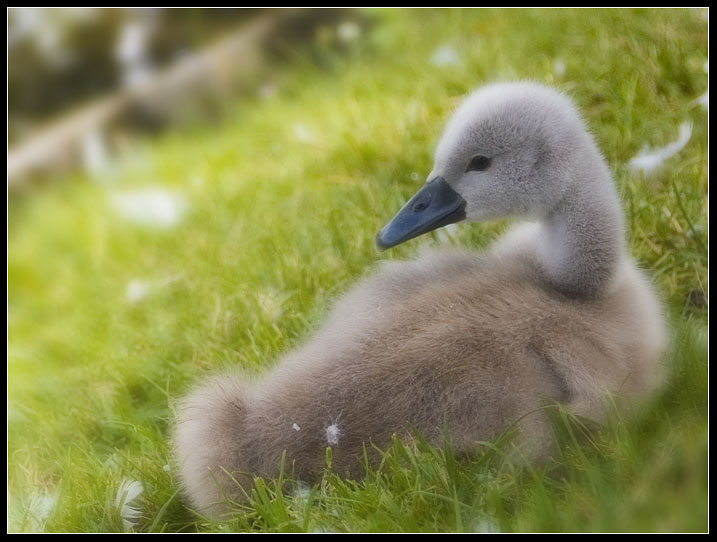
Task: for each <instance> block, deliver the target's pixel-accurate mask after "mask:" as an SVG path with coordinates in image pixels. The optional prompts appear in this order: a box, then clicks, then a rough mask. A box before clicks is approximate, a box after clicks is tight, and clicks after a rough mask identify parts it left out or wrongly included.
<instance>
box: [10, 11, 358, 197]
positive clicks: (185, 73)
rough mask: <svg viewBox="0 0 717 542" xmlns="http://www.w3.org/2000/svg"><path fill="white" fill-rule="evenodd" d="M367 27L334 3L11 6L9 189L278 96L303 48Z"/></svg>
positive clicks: (95, 164) (343, 40)
mask: <svg viewBox="0 0 717 542" xmlns="http://www.w3.org/2000/svg"><path fill="white" fill-rule="evenodd" d="M365 23H366V17H365V16H363V15H362V14H360V13H358V12H352V11H350V10H330V9H324V10H267V9H208V8H205V9H202V8H192V9H163V8H156V9H140V8H137V9H101V8H74V9H50V8H13V9H10V10H9V13H8V65H9V66H10V69H9V70H8V143H9V146H10V151H9V156H8V161H9V163H8V177H9V178H8V181H9V185H10V186H11V187H12V188H14V187H15V186H16V185H18V184H21V183H22V180H23V179H26V178H33V177H35V178H37V177H38V176H42V175H48V174H50V175H55V176H56V175H57V174H58V173H62V172H64V171H65V170H67V169H70V168H73V167H77V166H80V167H83V168H85V169H87V170H90V171H92V170H97V168H99V167H100V166H101V165H102V164H103V163H104V162H105V161H106V160H108V159H109V158H110V156H113V155H114V154H115V153H116V152H117V151H118V150H121V149H122V148H123V147H126V146H127V144H128V139H131V138H132V137H133V136H136V135H137V134H154V133H157V132H159V131H161V130H164V129H166V128H167V127H168V126H172V125H173V126H177V125H178V123H181V122H187V121H188V120H194V121H196V120H199V119H203V120H207V119H211V118H212V117H215V118H216V117H218V116H219V115H221V112H222V108H223V106H225V105H226V103H227V101H229V100H231V98H232V97H235V96H237V95H240V94H242V93H244V94H257V93H258V94H259V95H260V96H263V97H265V98H266V97H269V96H271V95H272V94H273V93H275V92H276V83H275V82H272V74H273V71H274V70H276V69H278V66H280V65H281V64H282V63H285V62H286V61H287V60H289V61H290V60H291V59H292V57H294V55H295V54H296V52H295V51H296V50H295V49H294V48H295V47H301V48H303V49H304V52H303V53H302V54H308V55H309V56H310V55H311V53H310V51H308V48H310V47H311V46H312V45H315V44H316V42H317V41H319V42H321V46H322V47H324V48H332V47H336V48H337V49H340V48H341V47H342V46H346V44H347V43H348V42H350V41H352V40H353V39H354V38H355V37H357V36H358V34H360V32H361V26H360V25H361V24H365ZM337 25H338V27H337Z"/></svg>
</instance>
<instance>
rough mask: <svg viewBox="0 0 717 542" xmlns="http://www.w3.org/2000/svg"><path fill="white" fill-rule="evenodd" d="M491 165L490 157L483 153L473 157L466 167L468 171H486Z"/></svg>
mask: <svg viewBox="0 0 717 542" xmlns="http://www.w3.org/2000/svg"><path fill="white" fill-rule="evenodd" d="M489 167H490V158H488V157H487V156H483V155H482V154H476V155H475V156H474V157H473V158H471V162H470V164H468V167H467V168H466V171H485V170H486V169H488V168H489Z"/></svg>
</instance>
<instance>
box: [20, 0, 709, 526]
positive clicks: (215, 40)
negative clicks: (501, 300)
mask: <svg viewBox="0 0 717 542" xmlns="http://www.w3.org/2000/svg"><path fill="white" fill-rule="evenodd" d="M708 28H709V16H708V11H707V9H669V10H667V9H629V10H628V9H624V10H623V9H606V10H595V9H585V10H572V9H556V10H551V9H511V10H502V9H465V10H458V9H430V10H428V9H410V10H407V9H403V10H402V9H360V10H359V9H285V10H284V9H282V10H269V9H204V8H195V9H86V8H78V9H44V8H40V9H38V8H11V9H9V10H8V414H7V416H8V421H7V424H8V425H7V427H8V530H10V531H62V532H77V531H128V530H134V531H193V530H221V529H224V530H308V531H312V530H314V529H317V530H318V529H323V530H338V531H342V530H343V531H346V530H378V531H387V530H403V531H417V530H439V531H444V532H446V531H455V530H462V529H463V527H466V526H467V527H468V528H471V527H470V526H476V527H475V528H476V529H479V530H480V529H483V530H485V529H489V530H501V531H702V530H705V529H706V525H707V329H708V310H709V308H708V300H709V296H708V250H707V247H708V242H709V235H708V213H707V210H708V171H709V169H708V120H709V60H708ZM517 79H531V80H534V81H538V82H541V83H544V84H547V85H551V86H553V87H556V88H558V89H560V90H561V91H563V92H565V93H567V94H568V95H569V96H570V97H571V99H572V100H573V101H574V102H575V103H576V105H577V107H578V108H579V109H580V111H581V113H582V114H583V116H584V118H585V121H586V123H587V125H588V126H589V128H590V130H591V131H592V133H593V134H594V136H595V138H596V140H597V142H598V145H599V147H600V148H601V150H602V151H603V153H604V155H605V157H606V160H607V162H608V164H609V165H610V168H611V170H612V172H613V174H614V177H615V181H616V184H617V188H618V191H619V194H620V198H621V201H622V202H623V209H624V212H625V216H626V221H627V225H628V236H629V246H630V250H631V253H632V254H633V256H634V257H635V258H636V259H637V261H638V262H639V264H640V266H641V267H642V268H644V269H645V270H646V271H647V273H648V274H649V275H650V277H651V278H652V280H653V282H654V284H655V287H656V289H657V291H658V292H659V295H660V298H661V299H662V300H663V302H664V307H665V311H666V312H667V313H668V315H669V319H670V326H671V330H672V336H673V343H672V349H671V352H670V354H669V356H668V359H667V360H666V363H668V365H669V367H670V377H669V379H668V382H667V383H666V385H665V389H664V390H663V391H662V392H661V393H660V394H658V396H657V397H656V398H655V401H654V403H651V404H650V408H649V409H647V411H646V412H645V413H643V414H641V415H640V416H637V417H636V419H634V420H629V421H623V420H617V423H615V424H613V425H609V426H608V427H607V428H603V429H600V431H599V433H597V434H596V435H593V436H592V437H591V440H590V442H591V443H592V444H593V446H586V447H585V448H583V449H580V450H579V451H575V450H573V451H570V450H568V451H567V452H566V453H565V454H564V455H563V456H562V457H561V458H560V461H559V462H558V464H557V466H556V467H555V468H552V469H550V468H547V469H545V470H540V471H539V472H538V473H537V474H536V473H533V472H532V471H531V473H530V475H528V473H525V475H523V474H520V473H517V474H516V473H515V472H513V471H501V472H497V473H492V472H489V471H488V470H486V469H487V467H486V469H484V470H482V471H481V474H480V480H479V481H478V482H476V483H479V484H480V487H481V488H482V487H488V486H489V487H491V488H493V489H492V490H491V491H490V492H487V493H486V492H484V491H482V490H480V491H476V490H475V488H474V487H473V486H472V485H471V484H472V483H473V482H470V483H468V485H466V486H460V487H457V488H454V489H452V490H451V491H449V492H447V493H445V494H443V493H441V494H439V495H437V496H436V497H435V498H433V497H431V496H430V495H429V493H428V492H425V491H418V492H415V493H407V492H406V491H405V488H401V487H400V486H392V485H391V484H394V482H395V483H400V481H398V482H396V481H394V480H393V479H392V478H390V477H389V478H386V479H385V480H383V482H381V484H388V486H385V485H384V486H381V487H379V486H370V485H369V487H362V486H361V485H359V484H356V485H355V486H352V489H351V490H350V492H349V493H343V492H342V491H344V490H340V491H339V490H337V491H338V493H336V494H332V493H331V491H333V490H332V489H331V487H333V486H331V485H330V484H329V485H328V486H324V485H322V486H321V489H320V493H321V494H320V495H318V494H317V495H318V496H316V495H315V497H316V498H317V499H324V498H325V500H321V501H320V502H319V504H318V505H316V506H313V505H312V506H307V505H306V502H307V501H302V502H303V503H304V504H302V502H299V500H298V499H297V500H296V501H293V500H290V499H289V500H284V501H283V502H284V505H286V506H287V507H289V510H288V511H283V510H279V509H278V508H276V507H273V508H272V510H274V511H276V510H279V512H281V513H278V514H277V515H276V516H272V515H271V514H270V513H268V512H267V513H263V512H262V509H260V508H258V507H257V508H256V510H255V511H254V512H247V514H246V515H239V516H238V517H237V518H235V519H234V520H233V523H229V524H227V525H214V524H210V523H208V522H206V521H204V520H202V519H201V518H198V517H197V516H196V515H195V514H193V513H192V512H190V511H189V510H188V509H187V507H186V503H185V502H184V501H183V499H182V495H181V492H180V491H179V489H178V484H177V479H176V476H175V472H174V467H173V464H174V463H173V459H172V457H171V454H170V450H169V447H168V444H167V441H168V438H169V434H170V432H171V427H172V420H173V418H174V416H173V409H174V406H175V404H176V401H177V399H178V398H179V397H181V396H182V395H183V394H185V393H186V391H187V390H188V389H189V388H190V387H191V386H193V385H194V383H196V382H197V381H198V380H200V379H202V378H203V377H205V375H206V374H207V373H210V372H212V371H215V370H222V369H232V370H239V371H241V372H243V373H253V374H260V373H261V372H262V371H265V370H266V369H267V367H270V366H271V364H273V363H274V362H275V361H276V360H277V358H278V357H279V356H280V355H281V353H282V352H284V351H287V350H289V349H291V348H293V347H294V346H295V345H297V344H300V343H301V342H302V341H304V340H305V338H306V336H307V334H308V333H310V332H311V330H312V329H313V328H314V327H315V326H317V325H320V322H321V321H322V319H323V318H324V316H325V314H326V312H327V309H328V307H329V306H330V304H331V302H332V300H334V299H335V298H336V297H337V296H338V295H340V294H341V293H342V292H344V291H346V289H348V288H350V287H351V285H352V284H353V283H355V281H356V280H358V279H359V278H360V277H362V276H365V275H366V274H368V273H370V272H371V271H372V269H374V267H375V266H376V265H377V261H378V260H379V259H392V258H399V259H409V258H411V257H413V256H414V255H415V253H416V252H417V251H419V250H421V249H422V248H423V247H425V246H439V245H456V246H461V247H470V248H475V249H481V248H483V247H486V246H488V245H489V244H490V243H491V242H492V241H493V240H494V239H495V238H496V237H497V236H498V235H499V234H500V233H502V232H503V231H504V230H505V228H506V227H507V223H506V222H498V223H485V224H471V225H467V224H466V225H455V226H451V227H449V228H444V229H441V230H438V231H436V232H433V233H431V234H428V235H425V236H422V237H421V238H418V239H416V240H414V241H412V242H410V243H405V244H403V245H401V246H400V247H397V248H396V249H394V250H391V251H386V252H384V253H378V252H377V251H376V249H375V246H374V237H375V235H376V232H377V231H378V230H379V229H380V227H381V226H382V225H383V224H384V223H385V222H386V220H388V219H389V218H390V217H391V216H393V214H395V212H396V210H397V209H399V208H400V207H401V205H402V204H403V203H404V202H405V201H406V199H407V198H408V197H409V196H410V195H411V194H413V193H415V191H416V189H417V187H418V186H420V184H422V183H423V182H424V179H425V176H426V175H427V173H428V172H429V171H430V170H431V166H432V152H433V148H434V146H435V144H436V143H437V139H438V137H439V135H440V133H441V131H442V128H443V125H444V123H445V122H446V120H447V118H448V116H449V115H450V114H451V112H452V111H453V109H454V108H455V107H456V106H457V105H458V104H459V103H460V102H461V100H462V99H464V97H465V96H466V95H467V94H468V93H470V92H471V91H473V90H474V89H475V88H477V87H478V86H480V85H482V84H485V83H489V82H492V81H506V80H508V81H510V80H517ZM568 444H569V443H568ZM586 457H587V459H586ZM582 460H584V462H582V463H581V461H582ZM420 461H429V459H427V458H425V457H423V458H421V459H420ZM420 461H419V463H418V464H423V463H420ZM462 468H463V467H461V469H462ZM481 468H482V467H481ZM436 469H437V470H436ZM436 469H433V468H432V467H431V468H427V469H417V470H415V472H416V474H417V476H419V477H420V476H423V475H425V473H427V472H436V473H437V474H436V475H437V477H438V480H439V482H436V481H435V480H431V479H420V480H419V481H420V483H419V484H418V485H419V486H420V487H422V488H424V489H425V488H429V489H430V491H431V492H433V491H435V492H437V493H440V492H442V491H443V489H442V488H443V485H442V482H440V480H444V481H445V480H454V478H453V475H452V474H451V473H447V472H445V471H444V470H441V468H440V467H436ZM462 472H463V471H462ZM471 472H473V471H470V469H468V470H466V471H464V476H462V477H460V479H461V480H473V478H475V477H474V476H473V475H472V474H470V473H471ZM446 487H448V486H446ZM122 495H124V496H125V497H127V496H128V495H131V497H132V498H131V499H129V498H127V500H129V501H131V502H125V497H122ZM332 495H333V496H332ZM347 495H348V497H347ZM457 495H458V498H460V499H461V500H462V501H463V504H465V506H463V507H458V506H456V507H455V508H453V505H454V504H455V503H456V499H457ZM342 503H343V504H342ZM346 503H349V504H346ZM350 503H363V504H361V505H357V506H356V507H355V508H352V505H351V504H350ZM385 503H388V504H385ZM407 503H408V504H407ZM412 503H413V504H412ZM556 503H557V504H556ZM414 504H415V506H414ZM284 505H282V506H284ZM277 506H278V505H277ZM396 510H400V513H396V512H395V511H396ZM481 526H482V527H481Z"/></svg>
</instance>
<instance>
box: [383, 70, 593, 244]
mask: <svg viewBox="0 0 717 542" xmlns="http://www.w3.org/2000/svg"><path fill="white" fill-rule="evenodd" d="M593 149H595V146H594V143H592V139H591V137H590V135H589V134H588V132H587V130H586V128H585V125H584V123H583V121H582V120H581V118H580V115H579V114H578V112H577V110H576V109H575V107H574V106H573V104H572V102H571V101H570V100H569V99H568V98H566V97H565V96H563V95H562V94H561V93H560V92H558V91H556V90H554V89H552V88H549V87H546V86H543V85H540V84H537V83H531V82H518V83H496V84H491V85H488V86H485V87H482V88H480V89H478V90H477V91H475V92H474V93H472V94H471V95H469V96H468V97H467V98H466V99H465V100H464V101H463V103H462V104H461V105H460V106H459V107H458V109H457V110H456V111H455V112H454V114H453V115H452V117H451V118H450V120H449V121H448V124H447V126H446V128H445V130H444V132H443V135H442V137H441V139H440V141H439V143H438V146H437V148H436V152H435V156H434V165H433V170H432V171H431V173H430V175H429V176H428V179H427V182H426V185H425V186H424V187H423V188H422V189H421V190H419V192H418V193H417V194H416V195H415V196H414V197H413V198H411V200H409V202H408V203H407V204H406V205H405V206H404V207H403V208H402V209H401V210H400V211H399V213H398V214H397V215H396V217H394V219H393V220H392V221H391V222H389V224H387V225H386V227H384V228H383V229H382V230H381V232H379V235H378V237H377V245H378V247H379V248H380V249H384V248H388V247H391V246H395V245H397V244H399V243H402V242H403V241H406V240H408V239H411V238H412V237H416V236H417V235H421V234H423V233H426V232H428V231H431V230H433V229H436V228H438V227H441V226H445V225H446V224H450V223H454V222H460V221H470V222H472V221H482V220H488V219H499V218H511V217H515V218H526V219H532V220H539V219H542V218H544V217H545V216H547V215H548V214H549V213H550V212H551V211H552V210H553V209H554V208H555V207H556V206H557V205H558V204H559V203H560V201H561V200H562V199H563V198H564V196H565V194H566V193H567V192H568V190H569V189H570V187H571V186H572V185H573V184H574V183H575V182H576V179H579V178H580V175H576V174H575V173H576V170H579V168H580V163H581V162H580V159H581V156H584V154H581V153H584V152H585V151H587V152H590V153H592V152H593Z"/></svg>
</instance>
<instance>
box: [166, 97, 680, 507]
mask: <svg viewBox="0 0 717 542" xmlns="http://www.w3.org/2000/svg"><path fill="white" fill-rule="evenodd" d="M476 155H481V156H485V157H486V158H487V159H489V161H490V162H489V163H490V166H489V167H488V168H486V169H485V170H483V171H466V170H467V167H466V166H467V164H469V163H470V162H471V160H472V158H473V157H475V156H476ZM468 169H469V168H468ZM435 178H441V179H443V180H444V181H445V183H446V184H447V185H448V186H450V189H451V190H452V191H454V192H455V194H457V195H459V196H460V197H461V198H462V199H463V200H464V203H465V209H464V216H465V220H467V221H479V220H486V219H493V218H503V217H509V216H510V217H516V218H522V219H527V220H533V221H534V222H532V223H524V224H520V225H518V226H517V227H515V228H514V229H513V230H511V231H510V232H508V233H507V234H506V235H505V236H503V237H502V238H500V239H499V240H498V242H497V243H496V244H495V245H494V246H493V247H492V249H491V250H489V251H487V252H485V253H472V252H465V251H458V250H443V251H432V252H428V253H425V254H424V255H423V256H421V257H420V258H418V259H417V260H415V261H411V262H390V263H383V264H382V266H381V268H380V270H379V271H378V272H377V273H376V274H374V275H373V276H371V277H369V278H367V279H365V280H363V281H362V282H360V283H359V284H358V285H357V286H356V287H354V288H353V290H351V291H350V292H349V293H348V294H347V295H346V296H344V297H343V298H342V299H341V300H339V301H338V302H337V303H336V305H335V306H334V307H333V309H332V310H331V312H330V313H329V315H328V317H327V319H326V322H325V323H324V325H323V327H322V328H321V329H320V330H319V331H318V332H317V333H316V334H315V335H314V336H313V337H311V338H310V339H309V340H308V341H307V342H306V344H305V345H304V346H302V347H300V348H298V349H297V350H295V351H294V352H292V353H290V354H289V355H287V356H285V357H284V359H282V360H281V361H280V362H279V363H278V364H277V366H276V367H275V368H274V369H273V370H271V371H270V372H268V374H266V375H265V376H264V377H262V378H260V379H257V380H256V381H251V382H250V381H247V380H243V379H241V378H239V377H237V376H235V375H231V374H229V375H218V376H214V377H213V378H211V379H209V380H208V381H207V382H206V383H204V384H203V385H202V386H200V387H199V388H198V389H196V390H195V391H194V392H192V393H191V394H190V395H189V396H188V397H187V398H185V399H184V400H183V401H182V402H181V404H180V405H179V409H178V420H177V423H176V428H175V433H174V439H173V444H174V449H175V453H176V458H177V461H178V464H179V468H180V473H181V478H182V482H183V484H184V487H185V490H186V493H187V495H188V496H189V497H190V499H191V501H192V503H193V505H194V506H196V507H197V508H198V509H200V510H202V511H204V512H205V513H208V514H214V515H218V514H221V513H222V512H223V511H224V510H225V508H224V505H223V501H224V497H228V498H231V499H239V500H241V498H242V490H241V489H240V488H239V486H238V485H237V483H238V484H240V485H242V486H244V488H246V489H248V488H249V484H250V482H251V477H252V476H256V475H263V476H272V475H275V474H277V472H278V470H277V469H278V466H279V463H280V460H281V457H282V453H284V452H285V453H286V460H287V461H288V462H289V464H293V466H294V472H295V474H296V475H297V476H298V477H299V478H304V479H307V480H311V479H313V478H314V477H315V476H317V475H318V474H320V473H321V471H322V469H323V466H324V460H325V448H326V447H327V446H331V447H332V448H333V465H334V467H335V468H336V469H337V471H338V472H341V473H345V474H347V475H360V473H361V467H360V463H359V461H358V459H357V457H360V456H362V454H363V443H364V442H369V441H371V442H373V443H375V444H376V445H378V446H379V447H381V446H385V445H386V444H387V443H388V442H389V441H390V438H391V435H392V434H394V433H395V434H398V435H407V434H409V433H410V430H411V428H416V429H418V430H419V431H421V433H422V434H423V435H424V436H426V437H427V438H428V439H429V440H432V441H436V440H437V439H439V438H440V437H441V433H442V432H443V431H447V432H448V433H449V435H450V436H451V439H452V442H453V446H454V447H455V449H456V450H457V451H458V452H459V453H460V452H465V453H469V452H471V451H472V450H474V449H475V443H476V441H478V440H489V439H493V438H495V437H497V436H499V435H500V433H501V432H502V431H504V430H505V429H506V428H507V427H508V426H510V425H511V424H512V423H514V422H516V421H518V420H520V421H519V422H518V427H519V429H520V436H519V439H518V440H517V441H516V442H517V443H518V444H522V445H524V446H525V449H526V451H527V452H528V453H529V454H530V455H532V456H541V455H545V454H546V453H548V452H549V449H550V445H551V442H550V431H549V430H548V427H547V419H546V417H545V413H544V411H542V410H541V409H540V408H539V407H540V406H541V405H543V404H545V403H546V402H560V403H563V404H565V405H566V406H567V407H569V408H570V409H572V410H573V411H574V412H575V413H576V414H579V415H583V416H587V417H590V418H592V419H595V420H600V419H601V417H602V416H603V415H604V413H605V408H606V402H605V397H606V394H610V395H611V396H612V397H613V399H615V398H617V399H618V402H619V399H620V398H626V399H629V400H640V399H642V398H644V397H646V396H647V395H648V394H649V393H650V392H651V391H652V390H654V389H655V387H656V386H657V385H658V384H659V382H660V377H661V370H660V356H661V353H662V351H663V349H664V345H665V336H666V333H665V329H664V323H663V319H662V316H661V310H660V306H659V303H658V301H657V299H656V297H655V295H654V293H653V292H652V290H651V287H650V285H649V282H648V281H647V280H646V279H645V278H644V277H643V276H642V274H641V272H640V271H639V270H638V269H637V267H636V266H635V264H634V263H633V262H632V260H631V259H630V258H629V256H628V254H627V251H626V247H625V242H624V233H623V231H624V226H623V222H622V214H621V210H620V206H619V201H618V198H617V194H616V192H615V188H614V185H613V181H612V178H611V175H610V172H609V170H608V168H607V166H606V164H605V162H604V159H603V158H602V156H601V154H600V152H599V151H598V149H597V146H596V145H595V143H594V141H593V140H592V137H591V136H590V135H589V133H588V132H587V131H586V129H585V126H584V123H583V121H582V120H581V119H580V117H579V115H578V113H577V111H576V110H575V108H574V107H573V105H572V104H571V103H570V101H569V100H568V99H567V98H565V97H564V96H562V95H561V94H559V93H557V92H556V91H554V90H552V89H549V88H546V87H543V86H541V85H537V84H533V83H505V84H495V85H490V86H487V87H484V88H482V89H480V90H478V91H476V92H475V93H474V94H472V95H471V96H469V97H468V98H467V99H466V101H465V102H464V104H463V105H462V106H461V107H460V108H459V109H458V110H457V111H456V112H455V113H454V115H453V117H452V118H451V120H450V121H449V123H448V125H447V127H446V130H445V132H444V135H443V137H442V139H441V141H440V143H439V145H438V147H437V150H436V155H435V160H434V169H433V171H432V172H431V175H429V177H428V179H429V180H431V179H435ZM461 216H463V215H461ZM228 473H230V474H231V476H229V474H228ZM232 478H233V480H232Z"/></svg>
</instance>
